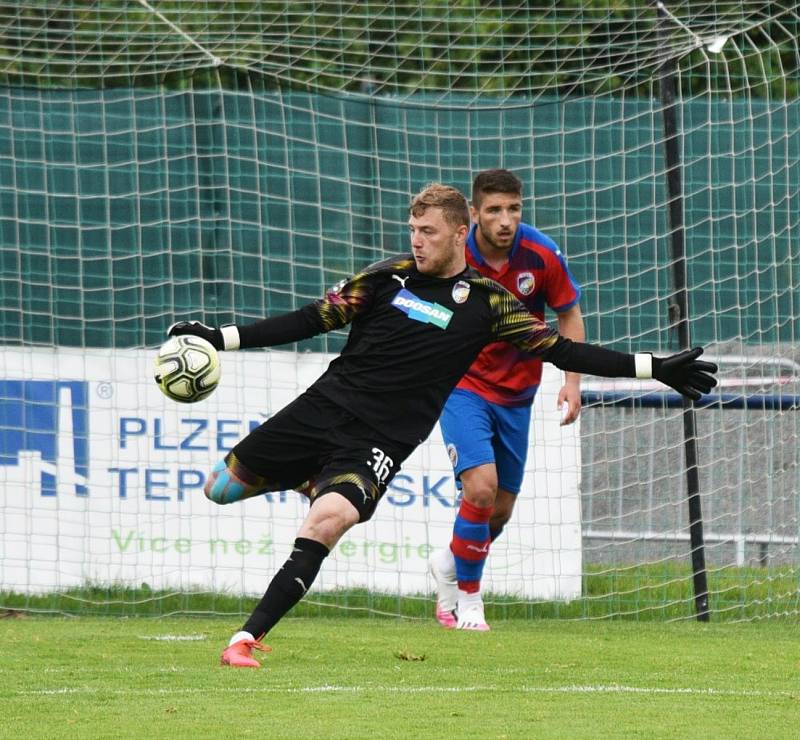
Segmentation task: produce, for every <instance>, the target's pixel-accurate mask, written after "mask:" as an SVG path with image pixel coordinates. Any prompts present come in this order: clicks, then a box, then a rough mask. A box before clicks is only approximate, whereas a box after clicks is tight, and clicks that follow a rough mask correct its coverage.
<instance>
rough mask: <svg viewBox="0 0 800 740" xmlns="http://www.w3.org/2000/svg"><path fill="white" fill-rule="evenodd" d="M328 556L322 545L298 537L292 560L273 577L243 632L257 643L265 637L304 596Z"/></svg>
mask: <svg viewBox="0 0 800 740" xmlns="http://www.w3.org/2000/svg"><path fill="white" fill-rule="evenodd" d="M329 552H330V550H328V548H327V547H325V545H323V544H322V543H320V542H317V541H315V540H308V539H306V538H305V537H298V538H297V539H296V540H295V541H294V548H293V550H292V554H291V555H290V556H289V559H288V560H287V561H286V562H285V563H284V564H283V567H282V568H281V569H280V570H279V571H278V572H277V573H276V574H275V576H274V577H273V579H272V581H271V582H270V584H269V586H268V588H267V591H266V593H265V594H264V596H263V597H262V599H261V601H260V602H259V603H258V606H256V608H255V610H254V611H253V613H252V614H251V615H250V619H248V620H247V622H246V624H245V625H244V627H242V630H244V631H245V632H249V633H250V634H251V635H253V637H255V638H256V639H257V640H260V639H261V638H262V637H263V636H264V635H266V634H267V632H269V631H270V630H271V629H272V628H273V627H274V626H275V625H276V624H277V623H278V622H279V621H280V620H281V618H282V617H283V615H284V614H286V612H288V611H289V609H291V608H292V607H293V606H294V605H295V604H296V603H297V602H298V601H300V599H302V598H303V596H305V594H306V591H308V589H309V588H311V584H312V583H314V579H315V578H316V577H317V573H319V569H320V566H321V565H322V561H323V560H325V558H326V557H328V553H329Z"/></svg>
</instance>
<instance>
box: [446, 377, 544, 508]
mask: <svg viewBox="0 0 800 740" xmlns="http://www.w3.org/2000/svg"><path fill="white" fill-rule="evenodd" d="M530 423H531V407H530V406H499V405H497V404H496V403H490V402H489V401H486V400H485V399H483V398H481V397H480V396H479V395H477V394H476V393H472V392H471V391H465V390H462V389H460V388H456V389H455V390H454V391H453V392H452V393H451V394H450V398H448V399H447V403H446V404H445V407H444V410H443V411H442V415H441V418H440V419H439V426H440V427H441V430H442V437H444V443H445V446H446V448H447V454H448V456H449V457H450V462H451V463H452V464H453V472H454V473H455V475H456V482H457V484H458V487H459V488H460V487H461V484H460V482H458V478H459V476H460V475H461V473H462V471H464V470H469V469H470V468H474V467H477V466H478V465H485V464H486V463H494V464H495V466H496V467H497V483H498V486H499V487H500V488H502V489H503V490H504V491H508V492H509V493H513V494H517V493H519V489H520V488H521V487H522V477H523V475H524V474H525V459H526V458H527V456H528V430H529V429H530Z"/></svg>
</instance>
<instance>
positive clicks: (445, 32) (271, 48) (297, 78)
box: [0, 0, 800, 99]
mask: <svg viewBox="0 0 800 740" xmlns="http://www.w3.org/2000/svg"><path fill="white" fill-rule="evenodd" d="M668 5H669V6H670V10H671V12H672V13H673V14H674V18H675V20H671V21H667V22H665V24H664V25H662V27H661V29H660V30H659V20H658V14H657V11H656V9H655V6H654V5H653V4H652V3H640V2H635V1H634V0H589V1H588V2H580V1H579V0H550V1H549V2H537V3H529V2H520V1H519V0H515V1H514V2H510V1H509V0H490V1H489V2H478V1H477V0H424V1H423V0H405V2H402V1H401V2H386V0H380V1H379V0H364V1H363V2H333V1H330V0H327V1H323V0H311V1H307V2H297V1H288V0H284V1H282V2H275V1H267V2H253V1H244V0H227V1H219V2H208V1H207V0H171V1H168V2H158V1H157V0H152V2H150V4H149V6H147V5H143V4H141V3H138V2H133V1H131V0H127V1H125V0H98V1H97V2H92V3H85V2H78V1H77V0H72V1H71V2H42V1H41V0H27V1H23V2H18V3H4V4H2V5H0V81H3V82H5V83H6V84H17V85H20V84H23V85H26V84H36V85H46V86H57V87H62V86H64V87H79V86H84V87H97V86H104V87H109V86H128V85H131V84H138V85H148V86H150V85H166V86H168V87H176V88H180V87H185V86H188V85H195V86H196V85H198V84H215V85H216V84H219V82H220V81H221V82H222V84H223V85H224V86H227V87H233V88H236V87H239V86H241V85H243V84H245V85H247V84H253V83H254V82H256V81H257V84H259V85H266V86H267V87H275V88H277V87H281V88H289V89H300V90H314V91H319V90H323V91H349V92H355V93H361V94H364V93H366V94H370V95H385V96H393V97H403V96H406V95H410V94H412V93H413V94H415V95H419V94H427V95H433V96H436V95H440V96H441V95H446V94H449V93H451V92H459V93H464V94H468V95H471V96H473V97H478V96H487V97H495V98H501V99H507V98H509V97H523V98H530V97H535V96H537V95H541V94H547V95H559V96H573V95H586V94H599V93H608V92H614V91H623V90H624V91H626V93H627V94H640V95H649V94H651V93H652V82H653V79H654V77H656V76H657V74H658V71H659V69H660V66H661V64H662V63H663V62H664V61H665V58H666V56H665V55H666V54H669V55H673V56H674V57H676V58H677V59H678V61H679V64H680V68H681V70H682V72H683V74H682V76H681V80H682V82H681V84H682V86H683V90H682V92H683V94H684V95H692V94H697V93H703V92H709V91H710V92H712V93H718V94H721V95H737V94H738V93H739V92H741V91H742V90H743V89H745V88H746V89H748V90H749V94H750V95H756V96H759V97H775V96H780V97H790V98H794V97H797V95H798V91H799V89H800V88H799V87H798V86H799V84H800V81H799V79H798V77H799V75H798V69H799V68H800V62H799V61H798V58H797V44H796V39H797V37H798V35H800V14H799V13H798V8H797V4H796V3H791V2H783V3H781V2H777V3H747V2H742V3H727V2H696V1H690V2H675V3H672V4H668ZM672 6H674V7H672ZM692 33H696V34H697V35H698V36H701V37H703V38H705V37H708V36H711V35H714V34H716V33H725V34H726V35H728V34H733V35H732V37H731V39H730V41H729V42H728V45H727V47H726V50H725V52H724V53H723V54H722V55H718V56H714V55H710V54H707V53H706V52H705V51H704V49H703V48H702V46H698V44H697V43H692Z"/></svg>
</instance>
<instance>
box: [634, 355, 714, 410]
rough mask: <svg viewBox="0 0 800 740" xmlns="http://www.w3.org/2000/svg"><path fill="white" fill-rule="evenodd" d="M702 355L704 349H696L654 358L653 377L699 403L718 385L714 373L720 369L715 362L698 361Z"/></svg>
mask: <svg viewBox="0 0 800 740" xmlns="http://www.w3.org/2000/svg"><path fill="white" fill-rule="evenodd" d="M702 354H703V348H702V347H695V348H694V349H687V350H686V351H684V352H679V353H678V354H677V355H670V356H669V357H653V358H652V363H653V364H652V377H653V378H655V379H656V380H660V381H661V382H662V383H664V385H668V386H669V387H670V388H674V389H675V390H676V391H678V393H680V394H681V395H684V396H687V397H688V398H691V399H692V400H693V401H699V400H700V396H701V395H702V394H703V393H708V392H709V391H710V390H711V389H712V388H713V387H714V386H715V385H716V384H717V379H716V378H715V377H714V375H713V373H715V372H717V369H718V368H717V366H716V365H715V364H714V363H713V362H703V361H701V360H698V359H697V358H698V357H700V355H702ZM639 356H640V355H637V362H638V358H639Z"/></svg>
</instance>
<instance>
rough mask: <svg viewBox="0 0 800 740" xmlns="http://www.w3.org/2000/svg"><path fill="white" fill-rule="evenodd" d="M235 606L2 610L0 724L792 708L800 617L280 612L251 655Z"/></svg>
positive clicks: (413, 719)
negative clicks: (231, 610) (441, 621)
mask: <svg viewBox="0 0 800 740" xmlns="http://www.w3.org/2000/svg"><path fill="white" fill-rule="evenodd" d="M239 623H240V620H238V619H232V620H231V619H220V618H193V617H163V618H159V619H143V618H118V617H116V618H115V617H105V618H103V617H77V618H75V617H73V618H64V617H39V616H19V615H18V613H10V614H9V616H8V618H5V619H2V620H0V717H2V721H1V722H0V737H42V738H45V737H46V738H62V737H63V738H94V737H98V738H99V737H104V738H142V737H147V738H161V737H164V738H167V737H168V738H183V737H187V738H188V737H192V738H206V737H207V738H219V737H226V738H227V737H260V738H264V737H269V738H273V737H286V738H315V737H319V738H359V737H364V738H376V737H418V738H419V737H476V738H477V737H494V738H503V737H508V738H512V737H520V738H522V737H526V738H527V737H563V738H597V737H637V738H639V737H642V738H644V737H646V738H656V737H680V738H689V737H705V738H711V737H714V738H718V737H731V738H733V737H736V738H744V737H770V738H782V737H785V738H790V737H791V738H794V737H797V735H798V732H799V730H798V723H800V651H798V649H797V646H798V644H800V643H799V642H798V638H800V627H798V626H797V625H796V624H794V623H789V622H787V621H771V622H763V621H761V622H749V623H736V624H731V623H728V624H699V623H696V622H691V621H689V622H678V623H653V622H646V623H634V622H610V621H581V622H575V621H567V620H549V619H540V620H513V619H512V620H507V621H499V622H497V623H496V624H495V625H494V627H493V630H492V632H490V633H487V634H476V633H465V632H447V631H445V630H443V629H441V628H440V627H439V626H438V625H436V624H435V623H434V622H433V621H432V620H425V621H422V620H398V619H382V618H371V619H351V618H347V617H342V618H338V617H335V618H326V619H313V618H287V619H286V620H284V621H283V622H282V623H281V624H280V625H278V627H277V628H276V629H275V630H274V631H273V633H271V635H270V636H269V637H270V639H269V640H268V643H269V644H271V645H272V647H273V652H272V653H270V654H269V655H267V656H266V657H265V658H264V667H263V668H262V669H260V670H246V669H230V668H222V667H220V666H219V664H218V660H219V653H220V651H221V649H222V647H223V646H224V644H225V642H226V641H227V639H228V637H229V636H230V634H231V633H232V632H233V631H234V630H235V629H238V627H239Z"/></svg>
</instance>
